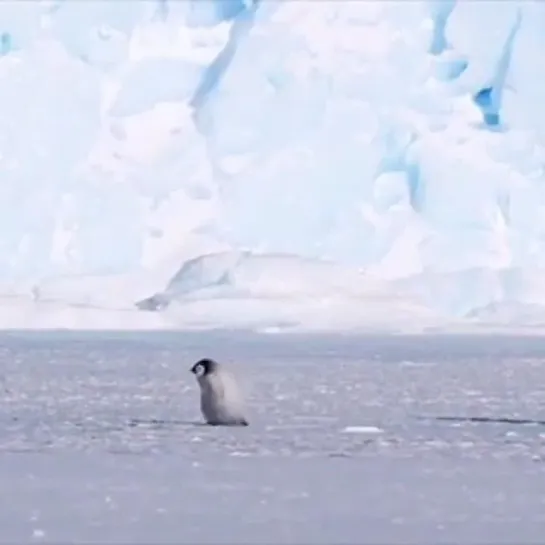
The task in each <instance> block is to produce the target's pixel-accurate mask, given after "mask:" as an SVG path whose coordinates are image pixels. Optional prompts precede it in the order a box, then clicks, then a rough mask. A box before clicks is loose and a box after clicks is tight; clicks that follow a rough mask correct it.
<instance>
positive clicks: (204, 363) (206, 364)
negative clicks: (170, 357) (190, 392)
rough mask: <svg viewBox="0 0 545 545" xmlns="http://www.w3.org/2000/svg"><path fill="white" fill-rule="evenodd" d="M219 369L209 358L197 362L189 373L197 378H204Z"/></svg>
mask: <svg viewBox="0 0 545 545" xmlns="http://www.w3.org/2000/svg"><path fill="white" fill-rule="evenodd" d="M218 367H219V365H218V363H217V362H216V361H214V360H212V359H210V358H204V359H202V360H199V361H198V362H197V363H196V364H195V365H193V367H192V368H191V369H190V371H191V372H192V373H193V374H194V375H196V376H197V377H204V376H206V375H209V374H210V373H213V372H214V371H215V370H216V369H217V368H218Z"/></svg>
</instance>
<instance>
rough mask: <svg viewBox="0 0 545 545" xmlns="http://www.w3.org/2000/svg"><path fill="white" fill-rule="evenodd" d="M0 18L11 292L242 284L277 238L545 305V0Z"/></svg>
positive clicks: (97, 5)
mask: <svg viewBox="0 0 545 545" xmlns="http://www.w3.org/2000/svg"><path fill="white" fill-rule="evenodd" d="M0 25H2V28H1V29H0V38H1V39H0V46H1V47H0V53H1V55H2V56H1V57H0V83H1V85H0V118H1V120H2V123H1V129H0V168H1V172H2V182H1V186H0V191H1V198H0V226H1V228H0V248H1V250H2V251H1V253H0V279H1V280H2V282H3V283H2V286H3V288H2V289H3V291H4V293H8V292H17V293H20V292H24V291H25V290H27V291H30V290H32V294H33V297H34V298H35V299H38V300H39V299H41V298H42V299H43V298H46V299H47V297H54V298H58V299H63V297H65V298H66V299H67V300H68V301H72V302H73V300H74V297H75V298H76V299H77V297H80V298H84V299H85V301H87V302H89V301H93V302H94V304H97V305H100V304H101V300H100V297H99V294H100V293H103V292H104V290H106V287H107V286H109V285H111V282H112V278H123V280H122V281H121V284H122V285H123V288H124V289H123V290H120V289H119V284H116V286H117V287H116V289H114V290H110V292H109V295H108V298H111V297H113V296H114V295H112V292H113V293H115V294H116V295H117V296H118V297H119V298H120V301H121V302H120V303H119V305H121V306H122V305H123V304H125V303H126V302H127V301H129V300H130V301H133V302H135V301H137V300H139V299H142V298H144V297H145V296H146V295H152V294H153V293H156V294H159V295H160V294H161V293H163V294H166V293H168V294H170V295H169V297H168V298H166V299H165V297H166V296H164V297H163V298H162V299H161V297H159V299H161V304H155V303H156V302H157V298H156V299H155V300H153V301H152V303H151V304H149V300H146V301H147V303H144V304H139V307H140V308H147V309H149V308H164V307H165V301H167V300H168V301H170V299H172V297H176V296H181V295H180V294H181V293H183V294H184V297H185V296H186V295H187V294H188V293H189V292H195V290H197V291H198V290H199V289H201V288H206V289H208V288H210V286H215V289H216V288H218V289H219V288H222V287H223V288H225V289H226V290H231V291H230V292H229V293H231V294H232V293H233V292H237V293H240V292H241V290H242V291H244V290H246V292H245V293H251V292H252V290H248V285H247V284H244V282H246V283H248V282H250V280H248V275H247V273H246V272H241V273H240V274H237V273H236V270H237V267H239V266H242V267H243V268H244V267H246V268H244V269H243V270H244V271H247V270H251V271H252V273H251V275H250V276H251V277H252V279H253V280H251V282H250V283H251V284H252V286H253V287H254V288H255V283H256V282H257V280H256V278H258V277H259V274H258V273H257V272H256V270H257V269H256V267H257V265H251V267H250V269H247V267H248V266H249V265H248V263H249V261H248V260H250V261H251V259H252V255H254V254H259V256H263V255H268V254H270V255H272V256H274V255H278V256H280V257H279V259H280V261H278V262H277V267H276V269H275V270H277V272H278V274H279V275H280V276H282V272H281V270H282V268H281V267H280V265H278V263H280V264H281V263H284V261H282V259H285V260H287V261H286V263H287V262H289V264H288V265H287V269H285V270H286V279H285V280H286V282H288V283H289V281H288V279H287V276H288V273H289V271H292V272H293V260H294V259H295V260H296V259H301V267H302V269H301V270H304V271H307V272H308V275H310V276H312V273H311V272H310V268H309V263H311V262H313V260H320V261H319V262H318V261H317V262H316V263H317V265H316V266H317V267H318V269H319V270H320V271H321V272H320V273H319V275H322V276H321V277H320V278H322V277H323V274H324V273H323V268H320V267H322V265H323V263H324V261H330V262H333V263H334V264H335V265H334V266H333V268H332V269H331V271H332V273H331V274H333V275H339V270H338V267H339V266H340V267H344V268H346V269H347V270H353V271H356V270H357V271H359V272H360V273H361V274H362V275H363V276H362V283H363V284H364V285H366V286H369V285H370V284H371V282H370V280H369V279H370V278H373V282H375V284H376V282H377V281H381V282H383V284H382V288H381V289H382V290H383V291H384V290H386V291H388V290H389V289H390V288H391V293H395V294H399V293H400V291H399V290H402V291H403V292H404V293H410V294H411V297H413V296H414V297H417V298H418V300H419V301H421V302H423V304H425V305H429V306H430V307H434V308H435V309H438V310H439V311H441V312H444V313H446V314H450V315H457V316H460V315H462V316H467V315H475V314H479V313H485V312H486V313H490V312H492V313H494V312H499V311H500V310H499V309H500V307H501V309H503V310H502V312H503V311H504V310H505V305H506V304H509V305H510V308H514V306H516V307H517V308H519V309H520V307H521V306H523V307H524V308H525V309H526V310H525V311H524V312H527V311H528V308H529V307H530V306H531V307H532V309H534V308H535V307H536V306H537V307H538V308H541V307H543V308H545V276H544V275H543V271H544V269H545V172H544V165H545V106H544V103H543V97H544V96H545V77H543V75H544V74H543V73H544V72H545V64H543V58H544V55H545V3H544V2H542V1H541V0H536V1H531V0H524V1H510V0H498V1H492V0H491V1H487V2H482V1H478V0H475V1H473V0H423V1H421V2H405V1H402V0H400V1H399V2H394V1H391V2H389V1H380V2H364V1H359V0H355V1H348V0H347V1H345V0H331V1H326V0H321V1H319V2H302V1H301V2H299V1H293V0H285V1H282V0H261V1H259V2H258V1H255V0H254V1H252V0H217V1H214V0H187V1H174V0H149V1H140V2H104V1H103V0H96V1H94V0H86V1H85V2H79V1H77V0H56V1H34V2H21V1H18V0H13V1H3V2H1V3H0ZM240 251H243V252H244V253H242V254H240V253H239V252H240ZM208 254H211V257H210V258H206V257H204V258H203V256H207V255H208ZM241 256H242V258H241ZM259 256H258V257H257V259H260V258H259ZM281 256H284V257H281ZM286 256H290V257H289V258H288V257H286ZM192 259H196V260H197V261H195V262H193V261H189V263H190V266H189V269H188V268H187V266H186V268H185V269H183V268H182V270H181V271H180V272H179V273H178V274H177V275H176V274H175V273H176V272H177V271H178V269H180V267H181V266H182V265H183V264H184V263H186V265H187V261H188V260H192ZM203 259H204V261H203ZM207 259H210V260H211V261H210V263H211V264H210V265H207V263H208V261H206V260H207ZM241 259H242V261H241ZM191 263H197V264H198V267H197V268H196V269H195V267H193V268H192V267H191ZM264 263H268V265H267V266H269V267H270V266H271V262H270V260H269V261H267V260H265V261H264ZM252 267H253V268H252ZM184 270H191V275H190V280H189V282H190V283H189V284H187V285H185V284H184V282H185V276H184V274H182V273H183V271H184ZM196 270H197V271H201V272H202V271H205V272H203V273H202V275H203V276H199V277H198V278H196V277H195V271H196ZM210 271H212V272H210ZM362 271H363V272H362ZM199 274H201V273H199ZM290 274H291V273H290ZM341 276H342V275H341ZM89 277H93V280H92V282H90V280H89ZM234 278H236V279H237V280H236V281H235V280H233V279H234ZM305 278H306V277H305ZM343 278H344V277H343ZM211 279H212V280H211ZM241 279H242V280H241ZM169 281H170V283H169ZM309 281H310V280H309ZM346 281H347V283H348V284H349V285H345V286H343V288H344V290H345V291H346V290H348V291H350V288H351V285H352V281H351V280H348V279H347V280H346ZM271 282H272V279H271ZM241 283H242V284H244V285H242V284H241ZM258 283H259V284H260V287H259V290H260V293H262V294H263V293H267V285H264V282H263V281H262V280H261V281H259V282H258ZM355 283H357V282H355ZM385 283H386V284H385ZM273 284H275V285H274V286H272V287H271V286H269V287H270V288H271V290H272V292H273V294H276V295H278V281H276V283H274V282H273ZM302 284H304V281H302V280H301V279H300V278H299V279H298V280H297V281H296V282H295V283H294V284H293V286H292V288H290V289H288V290H287V291H285V290H284V291H283V292H282V294H283V295H282V296H283V297H287V296H288V295H287V294H289V296H290V297H292V296H295V293H296V291H297V289H298V288H297V287H298V286H299V287H300V286H302ZM333 284H335V286H336V288H335V289H337V288H339V286H338V282H337V283H333ZM333 284H332V283H331V282H321V283H320V282H319V285H320V286H325V288H324V289H326V290H331V289H333V288H332V285H333ZM375 284H373V285H375ZM173 286H175V287H176V286H177V287H176V289H173ZM385 286H389V287H387V288H386V287H385ZM218 289H216V291H214V292H213V293H214V294H215V295H214V296H216V295H218V294H221V289H219V291H218ZM316 289H318V288H316ZM358 290H360V291H361V287H358V288H357V289H355V291H354V293H358V294H360V291H358ZM74 293H77V294H79V295H78V296H77V297H76V296H75V295H74ZM199 293H201V292H199ZM207 293H208V292H207ZM81 294H85V295H81ZM197 295H198V294H197ZM396 296H397V295H396ZM124 297H125V299H124ZM193 297H195V294H193ZM168 301H167V303H168ZM131 304H132V303H131ZM510 316H511V315H510ZM509 319H510V318H509Z"/></svg>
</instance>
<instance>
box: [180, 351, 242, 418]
mask: <svg viewBox="0 0 545 545" xmlns="http://www.w3.org/2000/svg"><path fill="white" fill-rule="evenodd" d="M190 371H191V372H192V373H193V374H194V375H195V376H196V377H197V382H198V383H199V388H200V390H201V412H202V414H203V416H204V419H205V421H206V423H207V424H210V425H211V426H247V425H248V421H247V420H246V418H245V416H244V400H243V399H242V395H241V392H240V390H239V388H238V386H237V383H236V381H235V378H234V377H233V375H232V374H231V373H229V371H227V370H226V369H225V368H224V367H223V366H222V365H220V364H219V363H218V362H217V361H215V360H212V359H209V358H205V359H202V360H199V361H198V362H197V363H195V365H193V367H192V368H191V369H190Z"/></svg>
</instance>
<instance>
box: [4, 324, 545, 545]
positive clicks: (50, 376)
mask: <svg viewBox="0 0 545 545" xmlns="http://www.w3.org/2000/svg"><path fill="white" fill-rule="evenodd" d="M203 355H209V356H213V357H217V358H220V359H221V360H223V361H226V362H229V363H231V365H232V366H233V368H234V369H235V370H236V372H237V374H238V375H239V376H240V377H241V379H242V380H243V383H244V387H245V389H246V391H247V394H248V398H249V418H250V421H251V426H250V427H249V428H244V429H224V428H208V427H206V426H202V425H199V422H200V415H199V413H198V393H197V389H196V385H195V384H194V381H193V380H192V376H191V375H190V373H189V372H188V368H189V366H190V364H191V363H193V361H194V360H195V359H196V358H198V357H201V356H203ZM544 356H545V340H543V339H540V338H536V337H534V338H521V337H518V338H508V337H482V336H479V337H477V336H471V337H463V336H452V335H451V336H435V337H431V336H418V337H386V336H384V337H378V336H372V337H371V336H367V337H365V336H360V337H358V338H354V337H346V336H344V337H343V336H324V335H322V336H319V337H318V336H314V337H313V336H301V335H297V336H295V335H293V336H281V335H278V336H259V335H249V334H240V333H217V334H216V333H207V334H202V333H190V334H188V333H183V334H182V333H168V334H165V333H141V332H139V333H131V334H125V333H124V334H115V333H109V334H107V335H106V334H100V333H81V332H80V333H70V334H68V333H45V332H42V333H35V334H33V333H20V334H18V333H9V334H7V333H6V334H2V336H1V337H0V361H1V376H2V383H0V386H1V388H2V390H3V392H4V393H3V394H2V401H1V412H0V423H1V431H0V483H1V488H2V499H1V500H0V501H1V506H2V507H1V509H0V529H1V531H0V542H2V541H3V542H19V543H28V542H57V543H59V542H64V543H67V542H71V543H74V542H94V543H106V542H108V543H113V542H117V543H121V542H125V543H129V542H130V543H144V542H147V543H150V542H153V543H190V542H191V543H301V544H302V543H419V544H420V545H422V544H439V543H468V544H469V543H472V544H474V543H491V542H494V543H518V544H525V543H539V542H542V540H543V536H544V535H545V423H543V422H542V423H540V421H544V420H545V380H544V376H545V374H544V370H545V366H544V364H543V360H544ZM437 417H456V418H458V419H460V420H459V421H448V420H439V419H437ZM471 417H486V418H489V419H491V420H492V421H489V422H472V421H464V420H463V419H464V418H471ZM506 418H509V419H513V421H512V422H509V421H508V422H505V421H502V419H506ZM494 419H497V421H494ZM516 419H520V420H526V421H528V420H529V421H534V422H533V423H532V422H530V423H526V424H521V423H517V422H518V420H516Z"/></svg>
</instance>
